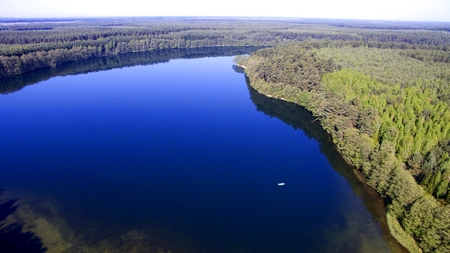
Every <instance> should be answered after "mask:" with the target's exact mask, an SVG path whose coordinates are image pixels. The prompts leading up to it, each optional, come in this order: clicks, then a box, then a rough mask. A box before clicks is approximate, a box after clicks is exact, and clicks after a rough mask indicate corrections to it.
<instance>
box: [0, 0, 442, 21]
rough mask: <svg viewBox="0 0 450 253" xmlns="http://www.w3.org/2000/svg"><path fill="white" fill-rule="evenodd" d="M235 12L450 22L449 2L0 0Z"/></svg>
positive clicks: (82, 13) (111, 12)
mask: <svg viewBox="0 0 450 253" xmlns="http://www.w3.org/2000/svg"><path fill="white" fill-rule="evenodd" d="M111 16H239V17H243V16H244V17H294V18H330V19H369V20H393V21H394V20H403V21H446V22H450V0H307V1H305V0H275V1H273V0H222V1H211V0H209V1H208V0H158V1H155V0H150V1H144V0H123V1H114V0H0V17H12V18H23V17H30V18H31V17H38V18H42V17H111Z"/></svg>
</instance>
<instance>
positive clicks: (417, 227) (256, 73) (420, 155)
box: [236, 41, 450, 252]
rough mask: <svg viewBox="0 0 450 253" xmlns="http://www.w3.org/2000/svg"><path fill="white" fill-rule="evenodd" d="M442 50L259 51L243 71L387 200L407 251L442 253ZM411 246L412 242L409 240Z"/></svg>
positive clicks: (447, 214)
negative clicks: (299, 114) (297, 110)
mask: <svg viewBox="0 0 450 253" xmlns="http://www.w3.org/2000/svg"><path fill="white" fill-rule="evenodd" d="M449 58H450V52H449V51H447V50H444V49H442V50H439V49H418V48H416V49H414V50H411V49H407V48H403V49H402V48H399V47H396V46H394V47H392V46H390V45H389V46H386V47H381V48H379V47H377V46H372V45H369V43H367V44H354V43H352V42H345V43H343V42H339V41H338V42H321V41H315V42H311V41H308V42H303V43H296V44H290V45H281V46H276V47H274V48H270V49H263V50H260V51H257V52H256V53H254V54H252V55H251V57H250V58H248V59H245V58H237V59H236V60H237V61H239V62H240V64H242V65H245V66H246V73H247V75H248V77H249V79H250V84H251V85H252V86H253V87H254V88H255V89H256V90H258V91H260V92H262V93H264V94H267V95H270V96H274V97H278V98H282V99H285V100H288V101H291V102H295V103H297V104H300V105H302V106H305V108H307V109H308V110H310V111H311V112H312V113H313V114H314V116H315V117H317V118H318V119H319V120H320V122H321V124H322V126H323V128H324V129H325V130H326V131H327V132H328V133H329V134H330V135H331V137H332V139H333V142H334V143H335V144H336V146H337V147H338V148H339V150H340V152H341V153H342V154H343V155H344V157H345V158H346V159H347V160H348V161H349V162H350V163H351V164H353V165H354V166H355V167H356V168H357V169H359V170H360V171H361V172H362V173H363V175H364V176H365V178H366V182H367V184H368V185H370V186H371V187H373V188H374V189H375V190H376V191H377V192H378V193H379V194H380V195H381V196H383V197H384V198H385V200H386V205H387V211H388V212H387V220H388V224H389V226H390V229H391V233H392V234H393V235H394V236H395V237H396V238H397V240H398V241H399V242H400V243H402V244H403V245H404V246H406V247H407V248H408V249H409V250H410V251H412V252H419V251H420V250H419V248H418V247H417V246H416V244H415V243H417V245H418V246H419V247H420V249H421V250H423V251H424V252H449V251H450V206H449V205H448V203H449V202H450V188H449V181H450V136H449V131H450V96H449V94H450V93H449V92H450V86H449V84H450V62H449ZM410 238H413V239H415V242H414V241H412V240H411V239H410Z"/></svg>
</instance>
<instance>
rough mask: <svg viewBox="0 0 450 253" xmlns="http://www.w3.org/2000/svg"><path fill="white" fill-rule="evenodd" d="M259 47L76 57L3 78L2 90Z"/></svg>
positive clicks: (0, 80)
mask: <svg viewBox="0 0 450 253" xmlns="http://www.w3.org/2000/svg"><path fill="white" fill-rule="evenodd" d="M257 49H259V48H258V47H207V48H187V49H170V50H155V51H149V52H139V53H130V54H120V55H113V56H107V57H99V58H92V59H88V60H83V61H74V62H70V63H67V64H64V65H60V66H57V67H55V68H46V69H42V70H39V71H35V72H32V73H26V74H23V75H18V76H13V77H6V78H2V79H0V94H8V93H13V92H16V91H19V90H21V89H22V88H24V87H26V86H28V85H33V84H36V83H38V82H41V81H44V80H48V79H50V78H52V77H55V76H66V75H78V74H85V73H91V72H98V71H105V70H110V69H114V68H124V67H131V66H137V65H140V66H144V65H151V64H157V63H162V62H168V61H169V60H172V59H193V58H204V57H216V56H233V55H237V54H250V53H251V52H253V51H256V50H257Z"/></svg>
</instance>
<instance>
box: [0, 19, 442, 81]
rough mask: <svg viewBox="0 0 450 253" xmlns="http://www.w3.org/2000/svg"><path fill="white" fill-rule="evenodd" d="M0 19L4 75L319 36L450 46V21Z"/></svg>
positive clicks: (396, 45)
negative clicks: (160, 52) (137, 54)
mask: <svg viewBox="0 0 450 253" xmlns="http://www.w3.org/2000/svg"><path fill="white" fill-rule="evenodd" d="M0 24H1V26H0V28H1V29H0V77H5V76H14V75H20V74H23V73H27V72H31V71H34V70H37V69H42V68H47V67H55V66H58V65H61V64H64V63H67V62H72V61H79V60H83V59H89V58H94V57H104V56H111V55H118V54H124V53H130V52H146V51H152V50H161V49H181V48H198V47H217V46H274V45H277V44H280V43H287V42H294V41H305V40H312V39H314V40H339V41H351V43H352V44H353V45H362V44H369V45H370V46H372V47H390V48H408V49H417V48H421V49H435V50H447V49H448V47H449V44H450V36H449V34H448V31H449V30H450V27H449V26H448V24H445V23H443V24H439V23H435V24H434V23H432V24H428V23H425V24H421V23H418V24H411V23H402V22H397V23H389V22H368V21H367V22H361V21H360V22H356V21H339V20H334V21H333V20H314V19H298V20H295V19H294V20H276V19H275V20H274V19H266V20H264V19H258V20H256V19H237V18H235V19H231V18H228V19H225V18H222V19H219V18H115V19H114V18H109V19H75V20H73V19H55V20H52V19H38V20H33V19H32V20H26V19H25V20H12V19H0ZM417 57H421V56H417ZM436 57H439V56H436Z"/></svg>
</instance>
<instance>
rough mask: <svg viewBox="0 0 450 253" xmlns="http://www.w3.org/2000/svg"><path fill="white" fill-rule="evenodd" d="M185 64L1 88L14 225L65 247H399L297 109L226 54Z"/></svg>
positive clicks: (374, 206) (2, 149) (5, 183)
mask: <svg viewBox="0 0 450 253" xmlns="http://www.w3.org/2000/svg"><path fill="white" fill-rule="evenodd" d="M235 54H236V53H235ZM195 55H198V56H197V57H195ZM219 55H227V54H225V53H224V52H219V53H215V54H212V55H211V56H219ZM229 55H233V54H229ZM191 56H194V57H193V58H192V57H181V56H176V57H173V56H170V54H169V56H168V57H166V58H164V59H163V60H160V61H154V62H149V61H147V60H143V59H144V58H145V57H147V58H145V59H155V58H154V56H151V55H150V56H149V55H141V56H140V57H141V58H139V57H136V58H133V56H127V58H121V59H122V63H119V65H118V66H117V65H114V64H112V63H111V62H115V63H116V64H118V62H120V60H115V61H113V60H111V62H103V63H98V62H97V63H95V62H93V61H105V59H96V60H92V61H86V62H85V64H84V65H83V64H81V65H80V66H78V67H82V66H91V70H90V69H89V68H85V69H84V70H80V71H74V68H71V67H67V66H66V69H65V71H66V72H59V74H54V73H53V74H51V73H45V72H38V73H33V74H30V76H29V79H30V80H42V81H40V82H38V83H34V82H33V81H28V82H22V83H20V82H17V81H11V79H9V81H8V83H7V84H4V85H3V86H1V87H8V88H5V89H4V90H5V92H4V95H1V96H0V107H1V108H2V110H1V112H0V117H1V118H2V124H0V131H1V132H2V142H1V144H0V153H1V156H2V167H1V169H0V178H1V179H0V180H1V181H0V186H1V187H0V188H4V189H6V190H5V194H6V193H7V194H8V195H7V196H10V197H11V198H19V200H18V203H19V208H18V209H20V208H23V210H18V211H17V214H16V216H15V219H17V220H21V219H22V220H23V221H26V222H33V220H36V219H39V218H42V219H45V220H46V222H47V223H48V224H50V225H48V226H47V227H46V228H47V229H48V230H57V231H59V233H60V235H61V241H62V242H58V243H59V244H60V245H59V246H60V248H59V249H61V251H65V252H105V251H109V252H132V251H134V252H169V251H170V252H401V248H400V247H399V246H398V245H397V244H396V243H395V242H394V241H393V239H392V238H390V236H389V234H388V233H387V232H386V230H385V229H384V225H383V224H382V218H380V217H382V211H380V210H382V209H383V207H382V203H381V200H380V199H379V198H378V197H377V195H376V194H374V193H373V192H372V191H371V190H370V189H368V188H367V187H365V186H364V184H362V183H361V182H360V181H359V180H358V179H357V177H356V176H355V175H354V174H353V172H352V168H351V167H349V166H348V165H347V164H346V163H345V161H343V160H342V158H340V155H339V153H338V152H337V151H336V150H335V149H334V146H333V145H332V143H331V141H330V140H329V138H328V136H327V135H326V133H325V132H323V131H322V130H321V128H320V125H318V124H317V122H316V121H315V120H314V118H313V117H312V116H311V115H310V114H309V113H308V112H306V111H304V110H303V109H302V108H301V107H299V106H295V105H293V104H290V103H286V102H283V101H279V100H275V99H271V98H267V97H265V96H263V95H261V94H259V93H257V92H256V91H254V90H253V89H251V88H250V87H249V86H248V84H247V83H246V79H245V75H244V74H243V73H241V71H240V70H239V69H236V68H233V66H232V59H233V57H232V56H226V57H208V54H200V53H198V52H197V54H191ZM143 57H144V58H143ZM173 58H177V59H174V60H171V59H173ZM188 58H190V59H188ZM123 61H126V62H123ZM88 62H90V63H91V64H92V65H89V64H87V63H88ZM99 66H103V67H99ZM117 67H119V68H117ZM94 70H97V71H98V70H103V71H98V72H95V71H94ZM43 71H55V70H52V69H49V70H43ZM64 73H66V74H64ZM73 73H83V74H78V75H73ZM33 75H40V77H36V76H33ZM53 76H57V77H53ZM21 78H24V77H21ZM33 78H34V79H33ZM17 83H19V84H18V85H16V84H17ZM11 87H13V88H11ZM279 182H284V183H285V185H284V186H278V183H279ZM25 210H27V211H25ZM30 213H31V214H32V215H31V214H30ZM26 214H29V215H28V216H27V215H26ZM27 217H28V219H27ZM30 217H33V218H34V219H30ZM41 223H42V222H41ZM47 223H45V224H47ZM38 225H39V224H38ZM40 228H42V227H40ZM31 229H33V228H31ZM42 230H43V229H40V230H39V229H35V231H37V232H36V233H37V235H38V236H41V237H43V242H44V245H45V242H48V241H49V239H48V238H47V239H46V238H45V236H46V235H45V233H43V232H42ZM46 232H48V233H50V232H49V231H46ZM61 245H64V247H63V246H61ZM45 246H46V247H48V252H57V250H54V249H52V248H51V247H50V246H49V245H45ZM52 250H53V251H52Z"/></svg>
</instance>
